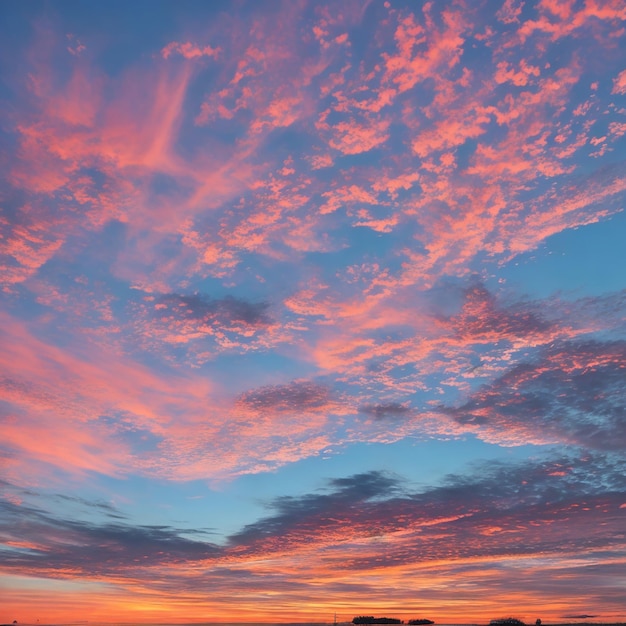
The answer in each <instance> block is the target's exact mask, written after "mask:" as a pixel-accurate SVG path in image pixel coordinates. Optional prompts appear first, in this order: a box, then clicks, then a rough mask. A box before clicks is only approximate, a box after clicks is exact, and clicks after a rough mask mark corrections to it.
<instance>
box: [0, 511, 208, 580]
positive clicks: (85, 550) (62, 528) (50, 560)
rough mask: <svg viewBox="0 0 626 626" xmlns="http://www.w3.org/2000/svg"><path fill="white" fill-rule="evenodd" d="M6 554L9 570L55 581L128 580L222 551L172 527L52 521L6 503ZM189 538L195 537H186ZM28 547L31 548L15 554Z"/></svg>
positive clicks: (2, 532)
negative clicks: (135, 574) (22, 545)
mask: <svg viewBox="0 0 626 626" xmlns="http://www.w3.org/2000/svg"><path fill="white" fill-rule="evenodd" d="M0 511H1V512H2V522H1V523H0V536H1V537H2V542H3V543H4V544H5V547H4V548H1V549H0V553H1V554H2V562H3V565H4V568H5V570H8V571H13V572H20V571H22V572H24V573H26V572H28V573H30V574H33V573H36V574H37V575H38V576H44V577H50V578H65V577H70V578H71V577H73V576H75V575H76V572H81V573H83V574H85V575H88V576H90V577H92V578H97V577H99V576H102V575H105V574H116V575H122V576H123V575H124V574H125V573H126V575H128V572H129V571H133V570H138V569H139V568H143V567H150V566H151V565H159V566H167V565H168V564H175V563H188V562H198V561H201V560H203V559H206V558H210V557H214V556H215V555H216V554H217V553H218V551H219V549H218V547H217V546H215V545H213V544H210V543H207V542H204V541H198V540H193V539H189V538H186V537H183V536H182V533H183V531H181V530H177V529H174V528H170V527H168V526H140V525H131V524H124V523H104V524H102V523H100V524H98V523H90V522H85V521H81V520H76V519H73V520H70V519H63V518H62V517H56V516H54V517H53V516H51V515H50V514H48V513H47V512H46V511H44V510H42V509H39V508H37V507H33V506H27V505H23V504H22V505H14V504H12V503H10V502H7V501H0ZM184 532H185V533H186V534H188V532H189V531H184ZM16 541H21V542H24V541H27V542H28V543H29V546H30V547H28V548H18V549H16V548H14V547H12V544H13V543H14V542H16Z"/></svg>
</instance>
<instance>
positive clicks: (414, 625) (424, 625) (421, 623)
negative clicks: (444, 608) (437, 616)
mask: <svg viewBox="0 0 626 626" xmlns="http://www.w3.org/2000/svg"><path fill="white" fill-rule="evenodd" d="M407 623H408V624H409V626H428V624H434V623H435V622H433V620H431V619H410V620H409V621H408V622H407Z"/></svg>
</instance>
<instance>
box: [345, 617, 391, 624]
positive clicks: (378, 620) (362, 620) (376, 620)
mask: <svg viewBox="0 0 626 626" xmlns="http://www.w3.org/2000/svg"><path fill="white" fill-rule="evenodd" d="M352 623H353V624H402V620H400V619H396V618H395V617H374V616H373V615H358V616H357V617H355V618H353V619H352Z"/></svg>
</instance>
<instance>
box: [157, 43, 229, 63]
mask: <svg viewBox="0 0 626 626" xmlns="http://www.w3.org/2000/svg"><path fill="white" fill-rule="evenodd" d="M220 53H221V50H220V48H212V47H211V46H205V47H204V48H202V47H200V46H198V45H196V44H193V43H190V42H189V41H186V42H184V43H179V42H176V41H172V42H171V43H168V44H167V46H165V47H164V48H163V50H161V56H162V57H163V58H164V59H167V58H169V57H170V56H171V55H172V54H180V55H181V56H183V57H185V59H198V58H200V57H209V58H213V59H216V58H217V57H218V56H219V54H220Z"/></svg>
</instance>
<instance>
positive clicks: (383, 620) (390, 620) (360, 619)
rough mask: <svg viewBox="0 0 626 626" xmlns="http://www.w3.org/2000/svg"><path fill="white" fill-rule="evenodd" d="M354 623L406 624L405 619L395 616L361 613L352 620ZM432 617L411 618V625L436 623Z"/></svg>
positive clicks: (421, 625)
mask: <svg viewBox="0 0 626 626" xmlns="http://www.w3.org/2000/svg"><path fill="white" fill-rule="evenodd" d="M352 623H353V624H404V620H401V619H396V618H395V617H374V616H373V615H359V616H357V617H355V618H354V619H353V620H352ZM434 623H435V622H433V621H432V620H430V619H410V620H409V621H408V622H407V624H408V625H409V626H428V625H429V624H434Z"/></svg>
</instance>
